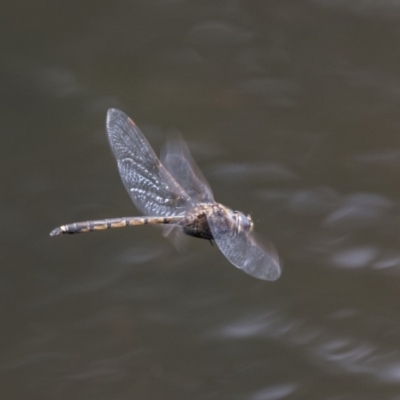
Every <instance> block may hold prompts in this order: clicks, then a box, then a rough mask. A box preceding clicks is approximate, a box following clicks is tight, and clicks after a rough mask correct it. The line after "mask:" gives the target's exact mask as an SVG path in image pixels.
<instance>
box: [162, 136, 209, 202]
mask: <svg viewBox="0 0 400 400" xmlns="http://www.w3.org/2000/svg"><path fill="white" fill-rule="evenodd" d="M161 160H162V163H163V165H164V166H165V168H166V169H167V170H168V171H169V172H170V174H171V175H172V176H173V177H174V178H175V179H176V181H177V182H179V184H180V185H181V186H182V188H183V189H184V190H185V191H186V193H187V194H188V195H189V196H190V198H191V199H192V200H193V202H195V203H201V202H204V203H208V202H210V203H212V202H214V196H213V193H212V190H211V188H210V185H209V184H208V182H207V180H206V178H205V177H204V175H203V173H202V172H201V171H200V168H199V167H198V166H197V164H196V162H195V161H194V160H193V157H192V155H191V154H190V151H189V149H188V147H187V145H186V143H185V141H184V140H183V139H182V137H181V136H180V135H176V136H175V137H173V138H171V139H170V140H169V141H168V142H167V144H166V146H165V147H164V148H163V150H162V152H161Z"/></svg>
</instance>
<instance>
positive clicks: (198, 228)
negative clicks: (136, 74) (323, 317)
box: [50, 109, 281, 281]
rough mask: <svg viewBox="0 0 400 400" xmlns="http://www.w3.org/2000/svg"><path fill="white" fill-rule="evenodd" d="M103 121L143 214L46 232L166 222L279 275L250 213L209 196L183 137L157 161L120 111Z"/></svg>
mask: <svg viewBox="0 0 400 400" xmlns="http://www.w3.org/2000/svg"><path fill="white" fill-rule="evenodd" d="M106 127H107V135H108V139H109V142H110V146H111V149H112V151H113V153H114V156H115V158H116V160H117V164H118V170H119V173H120V176H121V179H122V182H123V184H124V186H125V188H126V190H127V191H128V193H129V196H130V198H131V199H132V201H133V203H134V204H135V206H136V207H137V209H138V210H139V211H140V212H142V213H143V214H144V215H146V216H144V217H123V218H112V219H103V220H95V221H85V222H75V223H72V224H67V225H62V226H60V227H58V228H56V229H54V230H53V231H52V232H50V236H58V235H63V234H74V233H82V232H91V231H97V230H103V229H110V228H120V227H125V226H135V225H146V224H151V225H156V224H161V225H171V226H174V227H179V228H180V229H181V230H182V231H183V233H185V234H186V235H190V236H194V237H198V238H202V239H207V240H210V241H212V240H214V241H215V243H216V244H217V246H218V248H219V249H220V250H221V252H222V253H223V254H224V256H225V257H226V258H227V259H228V260H229V261H230V262H231V263H232V264H233V265H234V266H235V267H237V268H240V269H241V270H243V271H244V272H246V273H247V274H249V275H251V276H253V277H255V278H259V279H263V280H268V281H274V280H276V279H278V278H279V276H280V275H281V267H280V265H279V260H278V257H277V256H276V254H275V252H273V251H271V250H265V249H264V248H263V247H262V246H261V245H260V244H259V242H258V241H257V240H256V238H255V236H254V233H253V227H254V224H253V221H252V219H251V217H250V215H245V214H243V213H242V212H240V211H233V210H231V209H229V208H228V207H225V206H224V205H222V204H220V203H217V202H216V201H215V200H214V196H213V193H212V190H211V188H210V186H209V184H208V183H207V181H206V179H205V178H204V176H203V174H202V173H201V171H200V169H199V168H198V166H197V165H196V163H195V162H194V160H193V158H192V156H191V154H190V152H189V149H188V147H187V146H186V144H185V143H184V142H183V141H182V140H181V141H180V142H178V143H175V145H174V146H172V147H170V148H169V149H167V151H166V152H165V154H164V156H163V157H162V160H163V162H161V161H160V160H159V159H158V157H157V156H156V154H155V152H154V151H153V149H152V147H151V146H150V144H149V142H148V141H147V140H146V138H145V137H144V135H143V133H142V132H141V131H140V129H139V128H138V126H137V125H136V124H135V123H134V122H133V121H132V120H131V119H130V118H129V117H128V116H127V115H126V114H125V113H123V112H122V111H120V110H117V109H109V110H108V113H107V123H106Z"/></svg>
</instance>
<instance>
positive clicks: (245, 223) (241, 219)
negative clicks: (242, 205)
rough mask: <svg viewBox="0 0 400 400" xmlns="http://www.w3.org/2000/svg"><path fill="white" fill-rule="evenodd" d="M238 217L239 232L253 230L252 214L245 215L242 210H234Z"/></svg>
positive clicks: (237, 226)
mask: <svg viewBox="0 0 400 400" xmlns="http://www.w3.org/2000/svg"><path fill="white" fill-rule="evenodd" d="M233 214H234V215H235V219H236V230H237V232H243V231H244V232H251V231H252V230H253V227H254V224H253V220H252V219H251V217H250V215H244V214H243V213H242V212H240V211H234V212H233Z"/></svg>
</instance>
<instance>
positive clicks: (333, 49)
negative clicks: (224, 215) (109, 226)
mask: <svg viewBox="0 0 400 400" xmlns="http://www.w3.org/2000/svg"><path fill="white" fill-rule="evenodd" d="M15 4H16V5H17V7H15V6H14V5H13V3H10V4H9V5H7V9H6V10H5V12H4V18H3V24H0V29H3V30H4V35H3V36H4V37H7V41H8V42H7V43H8V45H7V46H6V47H4V48H3V54H2V55H3V57H2V60H3V65H2V66H1V67H0V81H1V84H2V85H1V86H2V90H1V94H0V96H1V98H2V100H3V102H2V104H3V107H2V108H1V110H0V113H1V117H2V118H1V120H2V132H3V134H2V135H1V136H0V141H1V146H0V152H1V156H0V159H1V160H2V161H3V162H4V166H3V168H2V172H3V176H2V177H3V179H2V194H3V202H2V207H1V208H0V214H1V217H2V222H3V230H2V234H1V239H2V244H3V248H4V251H3V252H2V253H1V254H2V257H3V258H4V259H3V260H2V263H1V269H0V272H1V279H0V286H1V289H2V294H3V302H2V304H3V313H2V316H3V324H2V329H1V342H2V344H3V346H2V349H1V350H0V371H1V374H0V394H1V398H4V399H25V398H40V399H47V398H51V399H71V398H74V399H85V400H88V399H96V400H101V399H115V398H118V399H132V398H140V399H142V398H143V399H150V398H151V399H179V398H190V399H192V398H194V399H196V398H199V399H239V398H240V399H251V400H272V399H274V400H276V399H346V400H347V399H349V400H350V399H351V400H375V399H390V400H393V399H398V398H399V386H400V353H399V348H400V339H399V338H400V323H399V320H400V319H399V311H398V306H397V303H398V301H397V300H398V297H399V296H398V293H399V266H400V250H399V228H400V218H399V216H398V215H399V199H400V192H399V185H398V172H399V167H400V142H399V127H400V121H399V117H398V115H399V113H398V110H399V103H400V90H399V88H400V85H399V83H400V77H399V68H398V66H399V60H400V51H399V46H398V43H399V40H398V26H399V22H400V21H399V19H400V6H399V5H398V4H397V3H396V2H394V1H380V2H373V1H361V0H357V1H347V2H346V1H334V0H314V1H310V2H293V3H290V4H289V3H283V2H274V3H272V2H262V1H250V2H237V1H236V2H209V3H205V2H201V3H196V2H188V1H168V2H165V1H164V2H160V1H158V0H157V1H147V2H129V1H124V0H122V1H120V2H118V3H117V4H114V3H109V4H108V3H104V4H100V3H98V2H96V3H93V4H92V3H91V2H89V3H82V4H80V5H79V6H77V7H78V8H76V7H65V6H63V5H62V3H59V4H58V5H56V4H55V3H51V4H50V3H49V2H48V1H47V0H41V1H37V2H34V3H32V5H31V3H29V2H25V4H24V5H23V11H24V12H21V7H20V4H19V3H15ZM8 13H9V15H8ZM110 107H117V108H120V109H123V110H124V111H126V112H127V113H129V114H130V115H132V117H133V118H134V119H135V120H137V122H138V124H140V126H142V128H143V131H144V133H145V134H146V135H148V136H149V137H150V138H151V139H153V138H154V139H155V140H154V142H155V143H156V144H159V145H161V140H160V139H161V138H162V137H164V136H165V133H166V132H167V131H168V130H179V131H181V132H182V133H183V134H184V136H185V138H187V139H188V142H189V144H190V147H191V149H192V150H193V153H194V157H195V158H196V159H197V160H199V161H200V164H201V167H202V168H204V171H205V174H206V175H207V178H208V179H209V180H210V183H211V186H212V187H213V189H214V190H215V194H216V198H217V200H218V201H221V202H222V203H224V204H227V205H229V206H230V207H233V208H234V209H240V210H243V211H245V212H248V213H251V215H252V218H253V220H254V221H255V225H256V229H257V231H259V232H261V233H262V234H263V235H265V236H267V237H268V238H269V239H271V241H272V242H274V243H275V244H276V247H277V249H278V252H279V254H280V257H281V258H282V261H283V264H284V271H283V275H282V278H281V279H280V280H279V281H277V282H276V283H273V284H271V283H265V282H258V281H255V280H254V279H252V278H250V277H247V276H245V275H244V274H242V273H241V272H240V271H237V270H236V269H234V268H232V267H231V266H230V265H229V263H228V262H227V261H226V260H225V259H224V257H223V256H222V255H221V254H219V252H218V251H217V249H216V248H214V247H212V246H210V245H209V243H203V242H201V241H196V240H195V239H193V240H189V241H188V248H187V251H186V252H183V253H180V252H177V251H176V250H175V249H174V247H173V246H172V245H170V244H169V243H168V241H166V240H165V239H164V238H163V237H162V233H161V231H159V230H152V229H151V228H150V227H142V229H139V228H138V229H131V230H129V229H128V230H125V231H124V232H103V233H96V234H93V235H87V236H89V237H78V238H74V237H67V238H65V239H66V240H63V241H56V242H55V241H50V238H48V231H49V229H51V228H52V227H53V226H55V225H57V224H58V223H59V222H62V221H64V220H65V221H67V220H71V221H72V220H80V219H82V218H99V217H101V216H103V215H110V216H117V215H136V214H137V212H136V210H135V209H134V207H133V206H132V204H131V203H130V201H129V198H128V197H127V196H126V193H125V192H124V189H123V188H122V185H121V183H120V180H119V177H118V175H117V171H116V170H115V166H114V163H113V160H112V156H111V154H110V152H109V149H108V146H107V143H106V138H105V132H104V115H105V110H106V109H108V108H110ZM151 141H152V143H153V140H151Z"/></svg>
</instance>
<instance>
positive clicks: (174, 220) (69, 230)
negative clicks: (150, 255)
mask: <svg viewBox="0 0 400 400" xmlns="http://www.w3.org/2000/svg"><path fill="white" fill-rule="evenodd" d="M183 219H184V217H122V218H112V219H101V220H96V221H84V222H74V223H73V224H68V225H62V226H60V227H58V228H56V229H54V230H53V231H51V232H50V236H58V235H66V234H70V235H72V234H75V233H85V232H93V231H102V230H105V229H111V228H124V227H126V226H137V225H156V224H177V225H178V224H180V223H181V222H182V221H183Z"/></svg>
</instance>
